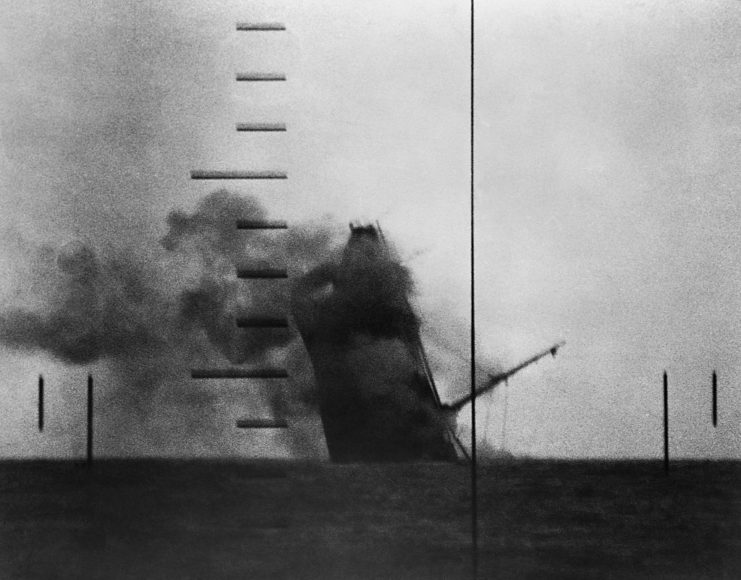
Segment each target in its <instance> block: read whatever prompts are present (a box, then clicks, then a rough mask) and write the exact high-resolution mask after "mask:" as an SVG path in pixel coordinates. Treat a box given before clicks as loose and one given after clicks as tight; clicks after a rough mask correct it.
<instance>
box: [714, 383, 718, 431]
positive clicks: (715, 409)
mask: <svg viewBox="0 0 741 580" xmlns="http://www.w3.org/2000/svg"><path fill="white" fill-rule="evenodd" d="M717 426H718V375H717V374H716V373H715V371H713V427H717Z"/></svg>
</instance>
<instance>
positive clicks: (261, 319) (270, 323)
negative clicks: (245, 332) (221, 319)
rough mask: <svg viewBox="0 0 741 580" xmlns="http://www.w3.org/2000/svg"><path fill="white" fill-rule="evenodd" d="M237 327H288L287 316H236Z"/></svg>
mask: <svg viewBox="0 0 741 580" xmlns="http://www.w3.org/2000/svg"><path fill="white" fill-rule="evenodd" d="M237 326H238V327H239V328H288V319H287V318H277V317H269V316H245V317H240V318H237Z"/></svg>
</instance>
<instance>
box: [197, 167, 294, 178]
mask: <svg viewBox="0 0 741 580" xmlns="http://www.w3.org/2000/svg"><path fill="white" fill-rule="evenodd" d="M190 178H191V179H288V175H287V174H286V172H285V171H240V170H228V171H220V170H208V169H195V170H193V171H191V172H190Z"/></svg>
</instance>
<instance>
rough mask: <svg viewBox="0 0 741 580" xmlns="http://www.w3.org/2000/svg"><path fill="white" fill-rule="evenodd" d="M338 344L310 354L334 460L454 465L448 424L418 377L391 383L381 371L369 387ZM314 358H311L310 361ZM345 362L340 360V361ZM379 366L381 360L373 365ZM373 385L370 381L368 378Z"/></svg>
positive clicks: (331, 456)
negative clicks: (419, 462)
mask: <svg viewBox="0 0 741 580" xmlns="http://www.w3.org/2000/svg"><path fill="white" fill-rule="evenodd" d="M339 350H340V349H338V347H337V346H336V345H325V346H324V348H322V346H321V345H314V347H313V348H310V349H309V355H310V357H311V358H312V362H313V366H314V372H315V376H316V381H317V387H318V393H319V412H320V415H321V419H322V426H323V428H324V435H325V438H326V442H327V449H328V451H329V456H330V458H331V460H332V461H334V462H338V463H353V462H402V461H418V460H436V461H441V460H442V461H454V460H456V459H457V455H456V453H455V450H454V447H453V445H452V444H451V442H450V439H449V434H448V430H447V425H446V423H445V421H444V418H443V416H442V415H441V413H440V412H439V411H438V410H437V409H436V408H435V405H434V401H433V400H432V397H431V396H429V397H428V396H426V395H425V393H426V392H427V393H428V392H429V391H425V389H426V388H427V387H426V383H425V381H424V378H423V376H422V375H420V374H416V373H415V374H412V375H411V376H410V377H408V380H407V381H405V382H393V383H389V382H388V381H387V379H386V377H384V374H383V372H381V373H379V376H377V377H376V381H377V382H376V384H368V379H366V378H365V376H366V375H365V372H364V371H365V369H363V368H362V366H361V368H359V366H358V365H357V364H352V362H353V361H351V360H347V359H348V358H349V359H353V358H354V357H353V356H352V351H350V353H349V354H350V355H349V356H348V357H347V358H345V357H343V356H342V354H341V352H338V351H339ZM312 354H313V356H312ZM343 359H344V360H343ZM373 362H375V363H377V364H378V365H379V366H382V365H383V362H384V361H383V360H376V361H373ZM371 380H373V379H371Z"/></svg>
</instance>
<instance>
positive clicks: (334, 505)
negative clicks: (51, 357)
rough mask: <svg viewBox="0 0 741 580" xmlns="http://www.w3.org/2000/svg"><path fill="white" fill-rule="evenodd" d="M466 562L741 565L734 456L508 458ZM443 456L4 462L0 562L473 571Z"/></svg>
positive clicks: (740, 569) (504, 568) (421, 574)
mask: <svg viewBox="0 0 741 580" xmlns="http://www.w3.org/2000/svg"><path fill="white" fill-rule="evenodd" d="M478 486H479V511H478V532H479V552H478V577H479V578H487V579H488V578H533V579H541V578H564V579H566V578H568V579H577V578H600V579H602V578H667V579H668V578H672V579H674V578H727V579H736V578H741V463H738V462H675V463H673V464H672V465H671V469H670V472H669V474H668V475H667V474H665V473H664V470H663V465H662V463H661V462H639V461H634V462H627V461H626V462H594V461H591V462H590V461H583V462H559V461H535V460H532V461H531V460H528V461H506V462H500V463H491V464H486V465H482V466H481V467H480V470H479V477H478ZM470 508H471V496H470V470H469V468H468V466H466V465H454V464H444V463H419V464H375V465H333V464H327V463H291V462H269V461H264V462H220V461H160V460H141V461H139V460H121V461H119V460H102V461H97V462H96V463H95V464H94V465H93V466H92V467H86V466H85V465H84V464H78V463H72V462H54V461H5V462H0V579H2V580H5V579H16V578H21V579H26V578H42V579H46V578H61V579H66V578H70V579H85V578H101V579H102V578H106V579H118V578H136V579H160V578H173V579H178V580H186V579H204V580H206V579H215V580H218V579H222V578H234V579H240V580H241V579H251V578H297V579H298V578H300V579H303V578H306V579H314V578H316V579H323V578H331V579H343V580H344V579H353V578H357V579H366V578H368V579H370V578H373V579H375V578H420V579H426V578H438V579H456V578H472V577H473V568H472V561H473V560H472V549H471V546H472V543H471V531H472V526H471V509H470Z"/></svg>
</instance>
